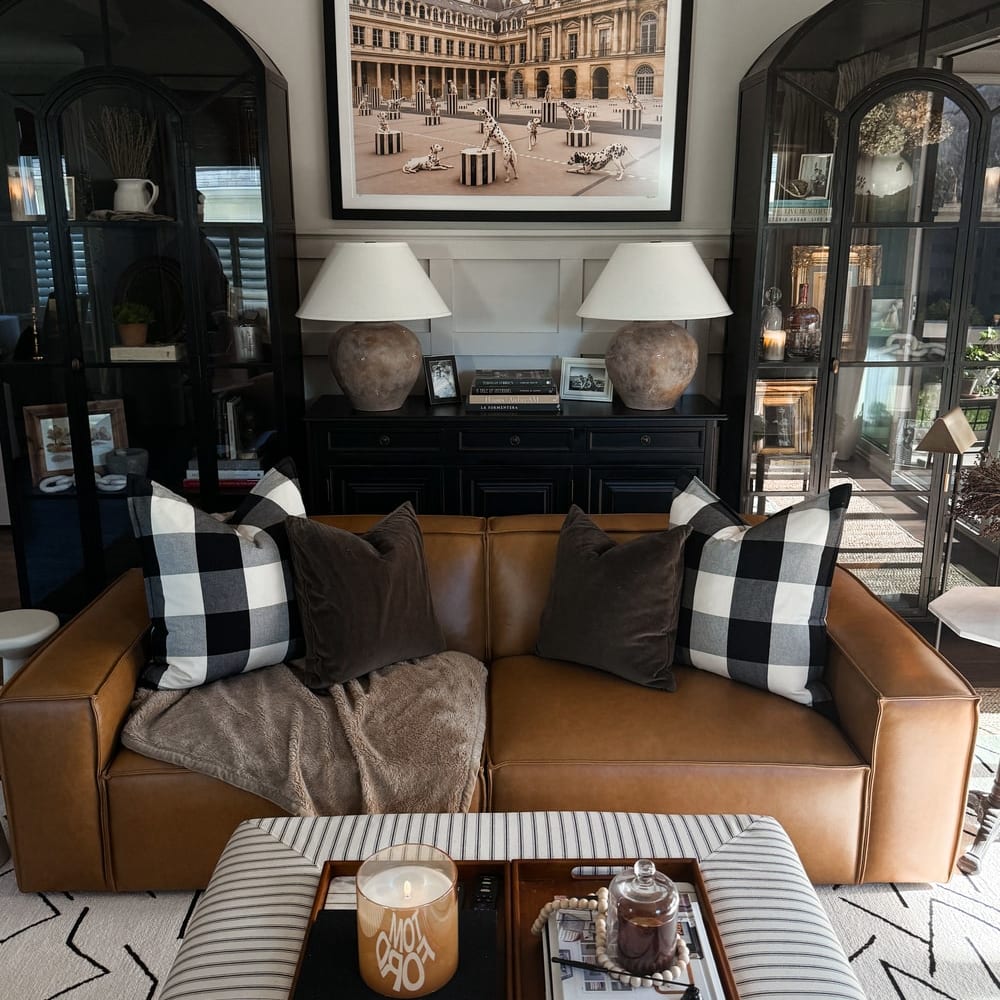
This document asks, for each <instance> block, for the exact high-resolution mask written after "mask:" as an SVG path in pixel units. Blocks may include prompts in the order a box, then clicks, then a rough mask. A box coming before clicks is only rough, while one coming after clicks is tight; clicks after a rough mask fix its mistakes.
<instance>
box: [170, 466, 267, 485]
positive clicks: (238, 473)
mask: <svg viewBox="0 0 1000 1000" xmlns="http://www.w3.org/2000/svg"><path fill="white" fill-rule="evenodd" d="M184 475H185V476H186V477H187V478H188V479H194V480H200V479H201V472H200V471H199V470H198V469H197V468H190V467H189V468H188V469H187V470H185V472H184ZM263 478H264V470H263V469H223V468H220V469H219V482H220V483H229V482H240V481H243V480H246V481H247V482H251V483H255V482H259V481H260V480H261V479H263Z"/></svg>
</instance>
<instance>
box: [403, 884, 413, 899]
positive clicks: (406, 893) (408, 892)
mask: <svg viewBox="0 0 1000 1000" xmlns="http://www.w3.org/2000/svg"><path fill="white" fill-rule="evenodd" d="M412 895H413V886H412V885H410V883H409V882H408V881H406V880H404V881H403V899H409V898H410V896H412Z"/></svg>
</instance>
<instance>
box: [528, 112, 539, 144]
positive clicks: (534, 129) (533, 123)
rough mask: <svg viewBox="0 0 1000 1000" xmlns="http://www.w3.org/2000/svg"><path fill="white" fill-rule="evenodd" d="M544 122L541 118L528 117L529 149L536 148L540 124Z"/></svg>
mask: <svg viewBox="0 0 1000 1000" xmlns="http://www.w3.org/2000/svg"><path fill="white" fill-rule="evenodd" d="M541 124H542V119H541V118H529V119H528V149H534V148H535V145H536V143H537V142H538V126H539V125H541Z"/></svg>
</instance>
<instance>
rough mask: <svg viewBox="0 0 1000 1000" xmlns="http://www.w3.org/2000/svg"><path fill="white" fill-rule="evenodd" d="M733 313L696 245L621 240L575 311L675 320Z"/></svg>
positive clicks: (602, 316) (597, 315)
mask: <svg viewBox="0 0 1000 1000" xmlns="http://www.w3.org/2000/svg"><path fill="white" fill-rule="evenodd" d="M731 312H732V309H730V308H729V303H728V302H726V300H725V297H724V296H723V294H722V292H720V291H719V288H718V286H717V285H716V283H715V279H714V278H713V277H712V275H711V274H710V273H709V271H708V268H707V267H705V264H704V261H702V259H701V257H700V256H699V255H698V251H697V250H696V249H695V247H694V244H693V243H620V244H619V245H618V246H617V247H616V248H615V252H614V253H613V254H612V255H611V258H610V260H609V261H608V262H607V264H606V265H605V267H604V270H603V271H602V272H601V273H600V274H599V275H598V278H597V281H595V282H594V287H593V288H591V290H590V294H589V295H588V296H587V297H586V298H585V299H584V300H583V304H582V305H581V306H580V308H579V309H577V311H576V314H577V316H584V317H588V318H590V319H621V320H625V319H630V320H662V319H672V320H673V319H707V318H709V317H711V316H728V315H729V314H730V313H731Z"/></svg>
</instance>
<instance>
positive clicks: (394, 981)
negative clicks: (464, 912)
mask: <svg viewBox="0 0 1000 1000" xmlns="http://www.w3.org/2000/svg"><path fill="white" fill-rule="evenodd" d="M456 878H457V870H456V868H455V864H454V862H453V861H452V860H451V858H449V857H448V855H447V854H445V853H444V852H443V851H439V850H438V849H437V848H435V847H428V846H426V845H422V844H401V845H397V846H396V847H387V848H386V849H385V850H383V851H379V852H378V853H377V854H374V855H372V856H371V857H370V858H368V860H367V861H365V862H364V864H362V866H361V867H360V868H359V869H358V876H357V896H358V961H359V965H360V967H361V978H362V979H364V981H365V983H366V984H367V985H368V986H369V988H370V989H372V990H374V991H375V992H376V993H378V994H379V995H381V996H388V997H422V996H426V995H427V994H428V993H433V992H434V991H435V990H438V989H440V988H441V987H442V986H444V985H445V983H447V982H448V981H449V980H450V979H451V977H452V976H453V975H454V974H455V970H456V969H457V968H458V899H457V895H456V893H455V881H456Z"/></svg>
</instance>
